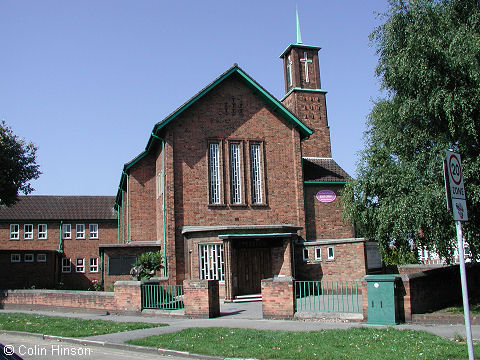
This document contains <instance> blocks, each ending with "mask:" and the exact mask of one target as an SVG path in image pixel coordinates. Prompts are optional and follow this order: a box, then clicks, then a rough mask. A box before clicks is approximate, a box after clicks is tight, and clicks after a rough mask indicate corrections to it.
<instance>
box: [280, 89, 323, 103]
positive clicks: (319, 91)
mask: <svg viewBox="0 0 480 360" xmlns="http://www.w3.org/2000/svg"><path fill="white" fill-rule="evenodd" d="M294 91H305V92H316V93H324V94H326V93H328V91H327V90H322V89H304V88H298V87H295V88H291V89H290V90H289V91H288V92H287V93H286V94H285V96H284V97H283V98H282V100H280V101H283V100H285V98H286V97H287V96H288V95H290V94H291V93H292V92H294Z"/></svg>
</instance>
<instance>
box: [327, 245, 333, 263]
mask: <svg viewBox="0 0 480 360" xmlns="http://www.w3.org/2000/svg"><path fill="white" fill-rule="evenodd" d="M333 259H335V252H334V250H333V246H329V247H327V260H333Z"/></svg>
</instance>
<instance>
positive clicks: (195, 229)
mask: <svg viewBox="0 0 480 360" xmlns="http://www.w3.org/2000/svg"><path fill="white" fill-rule="evenodd" d="M301 229H303V227H302V226H297V225H292V224H278V225H217V226H184V227H183V228H182V234H187V233H192V232H207V231H225V230H267V231H272V230H287V231H292V230H294V231H298V230H301Z"/></svg>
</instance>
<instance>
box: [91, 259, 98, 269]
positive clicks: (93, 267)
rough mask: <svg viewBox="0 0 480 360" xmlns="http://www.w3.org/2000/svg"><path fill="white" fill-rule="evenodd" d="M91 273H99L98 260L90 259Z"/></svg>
mask: <svg viewBox="0 0 480 360" xmlns="http://www.w3.org/2000/svg"><path fill="white" fill-rule="evenodd" d="M90 272H91V273H96V272H98V258H90Z"/></svg>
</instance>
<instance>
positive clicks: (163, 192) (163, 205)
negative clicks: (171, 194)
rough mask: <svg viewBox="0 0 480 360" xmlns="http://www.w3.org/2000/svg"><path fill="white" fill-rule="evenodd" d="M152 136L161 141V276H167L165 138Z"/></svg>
mask: <svg viewBox="0 0 480 360" xmlns="http://www.w3.org/2000/svg"><path fill="white" fill-rule="evenodd" d="M152 136H153V137H154V138H157V139H159V140H161V141H162V217H163V276H165V277H167V234H166V216H165V139H163V138H160V137H158V136H157V135H155V134H154V133H153V132H152Z"/></svg>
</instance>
